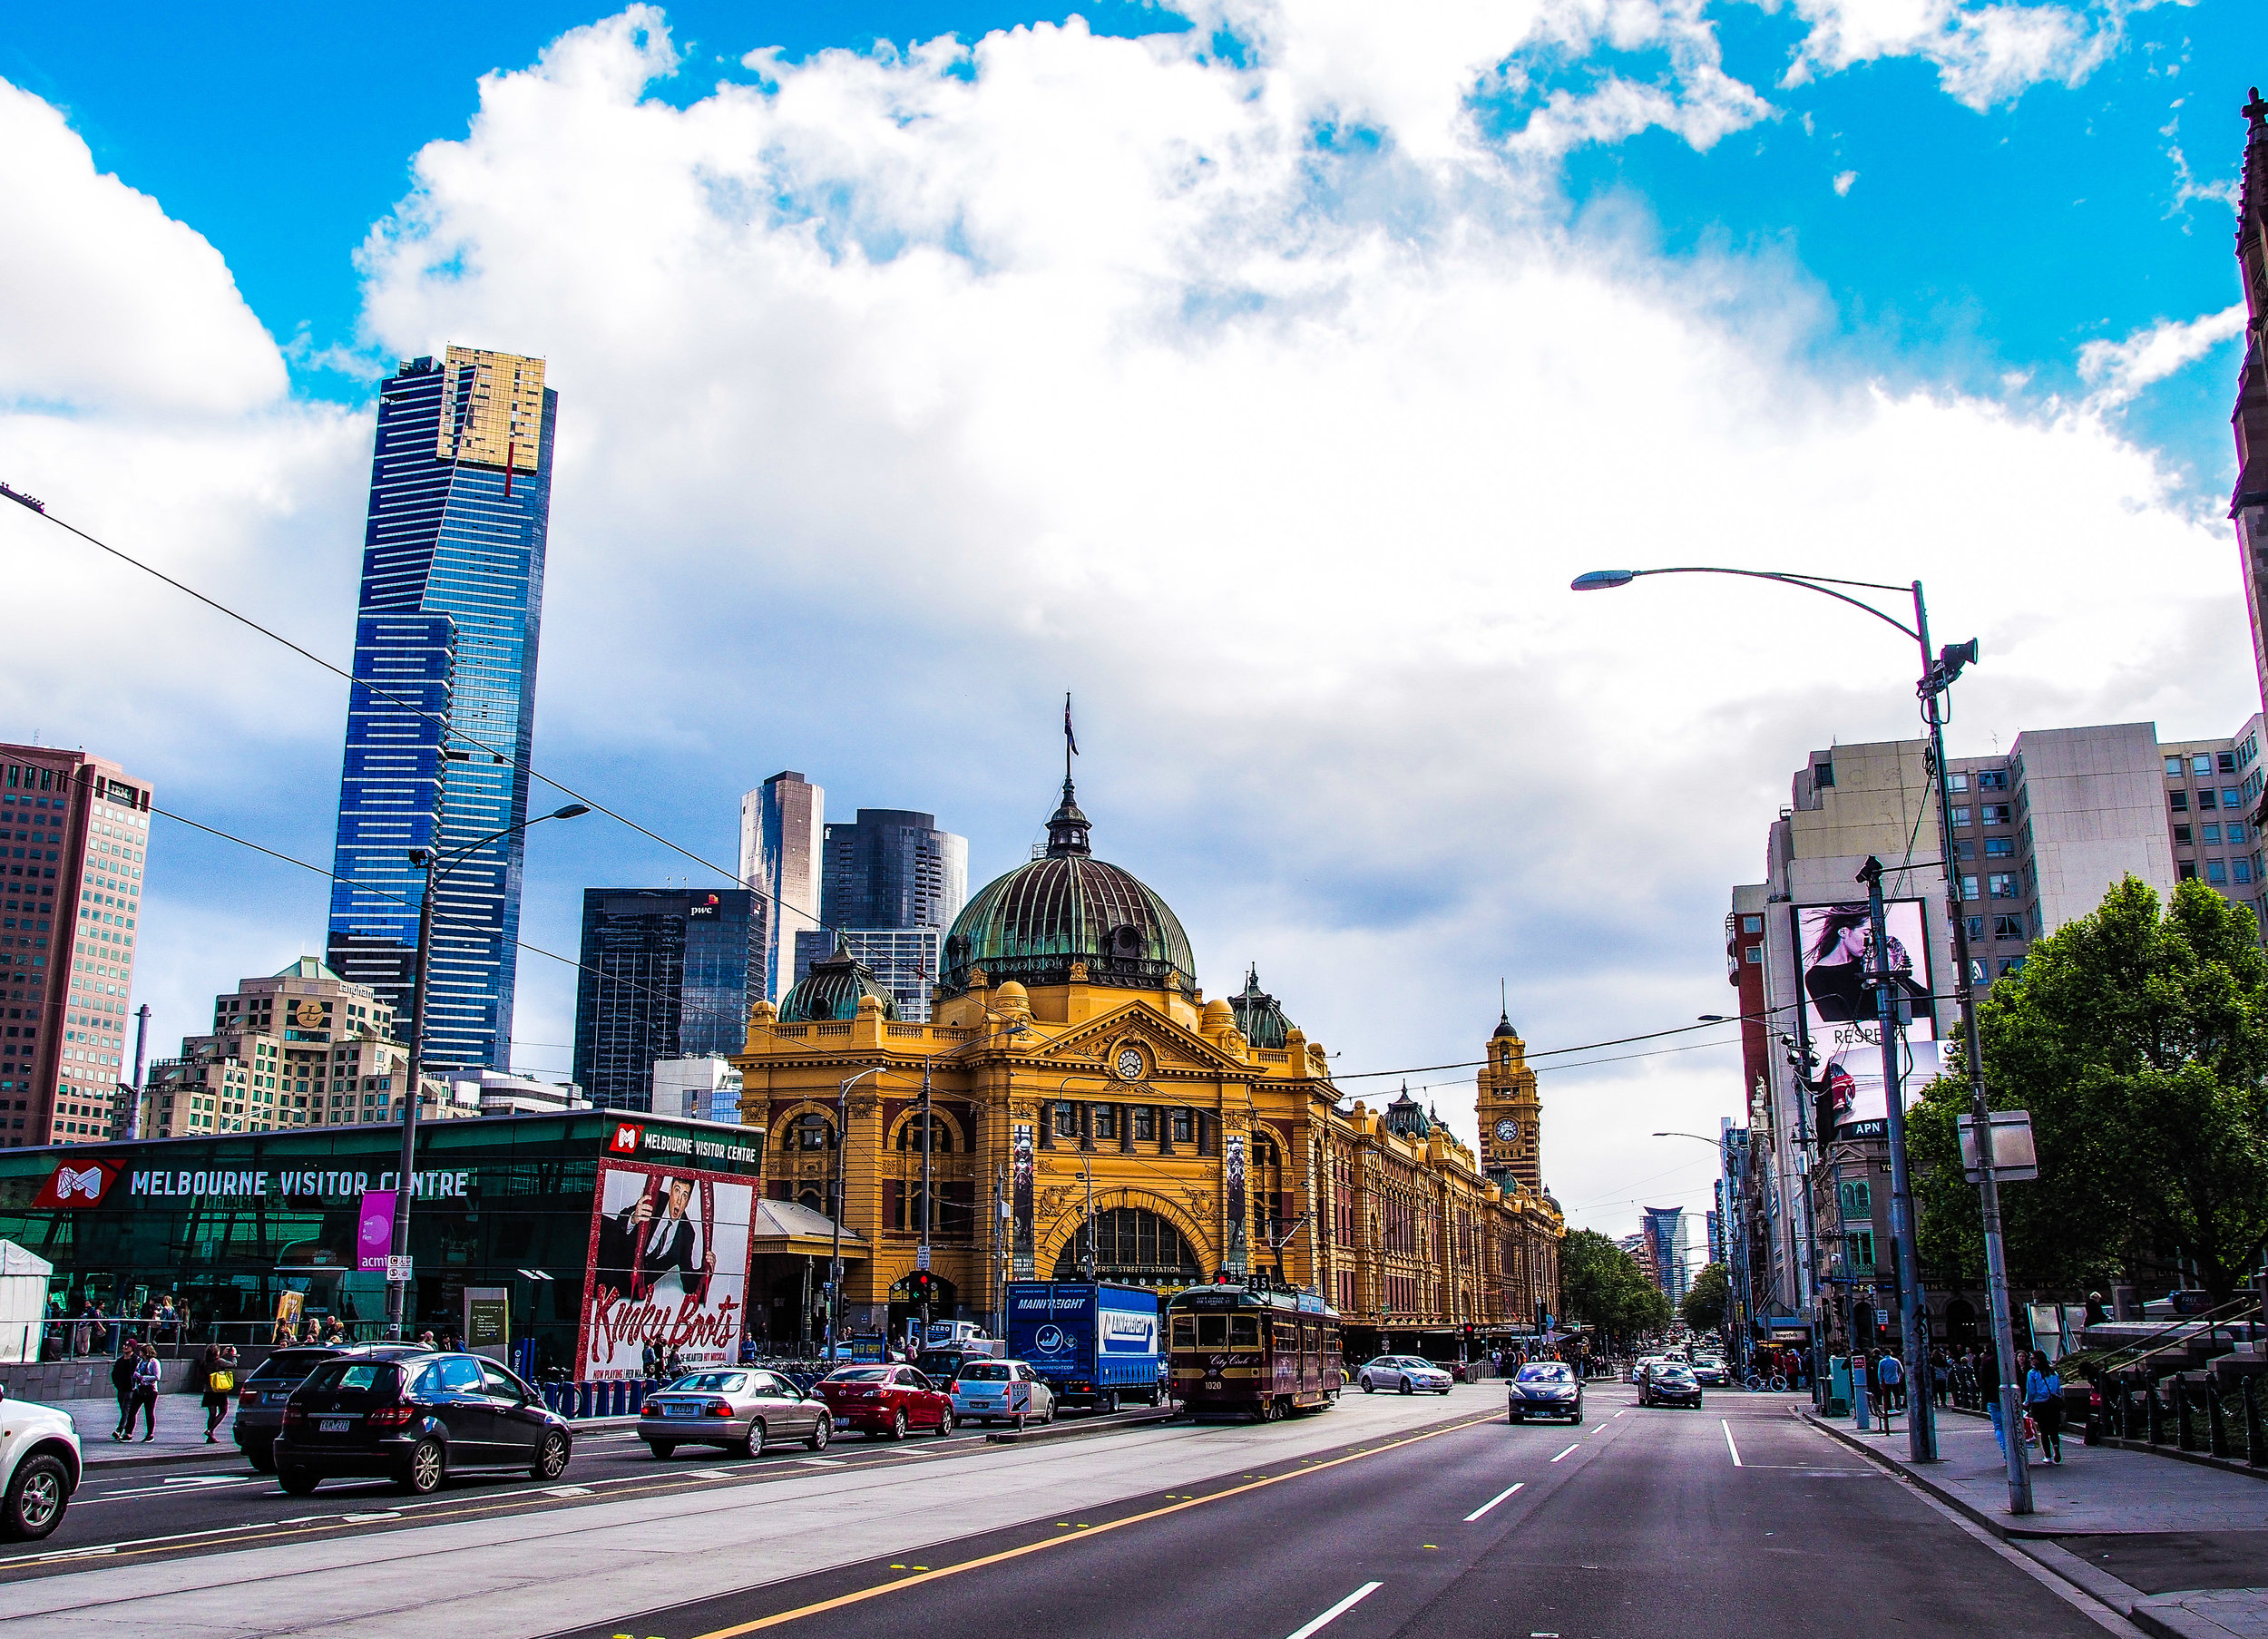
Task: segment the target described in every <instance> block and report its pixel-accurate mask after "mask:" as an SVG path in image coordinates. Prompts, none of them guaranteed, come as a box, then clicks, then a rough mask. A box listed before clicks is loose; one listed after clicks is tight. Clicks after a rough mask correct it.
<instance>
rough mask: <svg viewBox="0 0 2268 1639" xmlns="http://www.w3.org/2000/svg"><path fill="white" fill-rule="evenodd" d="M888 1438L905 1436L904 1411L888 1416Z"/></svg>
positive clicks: (902, 1437)
mask: <svg viewBox="0 0 2268 1639" xmlns="http://www.w3.org/2000/svg"><path fill="white" fill-rule="evenodd" d="M890 1438H891V1439H904V1438H905V1413H904V1412H903V1411H898V1412H894V1413H892V1415H891V1418H890Z"/></svg>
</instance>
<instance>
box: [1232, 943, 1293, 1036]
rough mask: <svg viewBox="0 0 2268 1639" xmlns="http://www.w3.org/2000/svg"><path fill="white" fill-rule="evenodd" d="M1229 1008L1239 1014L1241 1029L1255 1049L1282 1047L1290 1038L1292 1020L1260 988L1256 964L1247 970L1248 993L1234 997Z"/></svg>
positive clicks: (1246, 991) (1238, 1023)
mask: <svg viewBox="0 0 2268 1639" xmlns="http://www.w3.org/2000/svg"><path fill="white" fill-rule="evenodd" d="M1228 1005H1229V1008H1230V1009H1231V1010H1233V1011H1234V1012H1235V1013H1236V1015H1237V1029H1239V1030H1241V1031H1243V1032H1244V1039H1246V1041H1249V1042H1250V1043H1252V1045H1253V1046H1254V1047H1265V1048H1280V1047H1282V1046H1283V1045H1284V1044H1285V1042H1286V1041H1287V1040H1289V1039H1290V1036H1291V1031H1292V1029H1293V1025H1292V1021H1291V1020H1290V1019H1286V1018H1285V1017H1284V1010H1283V1009H1282V1008H1280V1007H1278V1006H1277V1005H1276V998H1275V997H1273V996H1271V995H1269V994H1268V993H1267V992H1266V990H1262V989H1261V988H1260V969H1259V964H1257V963H1255V964H1253V965H1252V966H1251V967H1249V968H1247V969H1246V970H1245V988H1244V993H1243V994H1242V995H1240V996H1231V997H1230V998H1229V999H1228Z"/></svg>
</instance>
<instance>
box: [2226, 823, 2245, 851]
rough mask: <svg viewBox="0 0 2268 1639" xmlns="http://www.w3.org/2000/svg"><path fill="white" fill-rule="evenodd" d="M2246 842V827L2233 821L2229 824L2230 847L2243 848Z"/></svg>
mask: <svg viewBox="0 0 2268 1639" xmlns="http://www.w3.org/2000/svg"><path fill="white" fill-rule="evenodd" d="M2245 840H2246V839H2245V836H2244V824H2243V823H2242V822H2240V821H2237V820H2231V821H2230V822H2229V846H2230V847H2232V848H2242V847H2243V846H2244V843H2245Z"/></svg>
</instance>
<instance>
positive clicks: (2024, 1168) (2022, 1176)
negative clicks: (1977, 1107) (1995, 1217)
mask: <svg viewBox="0 0 2268 1639" xmlns="http://www.w3.org/2000/svg"><path fill="white" fill-rule="evenodd" d="M1990 1115H1991V1119H1992V1176H1993V1178H1994V1180H1995V1181H1996V1182H1998V1183H2001V1184H2023V1183H2028V1182H2029V1181H2030V1180H2031V1179H2034V1178H2037V1177H2038V1176H2039V1154H2038V1150H2037V1149H2036V1148H2035V1147H2034V1146H2033V1142H2032V1113H2031V1111H2029V1110H2021V1109H1997V1110H1993V1111H1991V1112H1990ZM1960 1164H1961V1167H1962V1169H1963V1170H1964V1171H1965V1172H1966V1173H1967V1174H1968V1175H1969V1181H1970V1183H1971V1184H1981V1183H1983V1182H1984V1169H1983V1166H1981V1165H1980V1160H1979V1157H1978V1154H1977V1118H1976V1117H1974V1116H1963V1117H1961V1118H1960Z"/></svg>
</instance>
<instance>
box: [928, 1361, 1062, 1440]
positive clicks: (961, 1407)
mask: <svg viewBox="0 0 2268 1639" xmlns="http://www.w3.org/2000/svg"><path fill="white" fill-rule="evenodd" d="M953 1415H954V1416H955V1417H957V1418H959V1419H961V1420H962V1421H963V1422H970V1423H993V1422H1006V1423H1012V1424H1013V1425H1015V1427H1017V1428H1019V1429H1021V1428H1022V1427H1023V1426H1024V1424H1025V1423H1026V1422H1027V1421H1029V1422H1039V1423H1051V1422H1053V1421H1054V1420H1055V1394H1054V1391H1053V1390H1051V1389H1050V1388H1049V1387H1048V1386H1047V1384H1046V1383H1045V1382H1043V1381H1041V1378H1040V1374H1039V1373H1038V1372H1036V1371H1032V1369H1031V1367H1030V1366H1027V1365H1026V1364H1024V1362H1023V1361H967V1362H965V1363H964V1364H963V1366H962V1368H961V1371H960V1373H959V1374H958V1375H957V1376H956V1377H954V1379H953Z"/></svg>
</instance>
